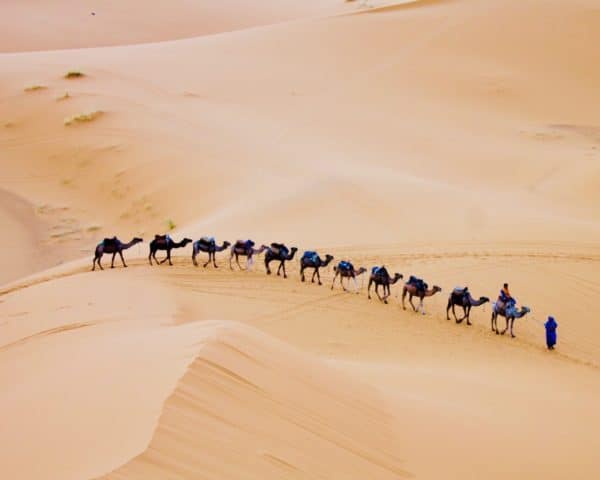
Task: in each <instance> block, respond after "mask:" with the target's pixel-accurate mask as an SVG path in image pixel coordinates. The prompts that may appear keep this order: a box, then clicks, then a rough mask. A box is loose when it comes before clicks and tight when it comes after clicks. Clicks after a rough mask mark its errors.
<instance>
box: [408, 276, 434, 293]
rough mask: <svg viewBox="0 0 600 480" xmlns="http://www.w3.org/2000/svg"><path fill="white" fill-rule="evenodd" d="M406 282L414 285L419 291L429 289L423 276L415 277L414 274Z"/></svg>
mask: <svg viewBox="0 0 600 480" xmlns="http://www.w3.org/2000/svg"><path fill="white" fill-rule="evenodd" d="M406 283H407V284H408V285H413V286H414V287H415V288H416V289H417V290H419V291H424V290H427V287H428V286H429V285H427V283H425V282H424V281H423V279H422V278H418V277H415V276H414V275H411V276H410V278H409V279H408V282H406Z"/></svg>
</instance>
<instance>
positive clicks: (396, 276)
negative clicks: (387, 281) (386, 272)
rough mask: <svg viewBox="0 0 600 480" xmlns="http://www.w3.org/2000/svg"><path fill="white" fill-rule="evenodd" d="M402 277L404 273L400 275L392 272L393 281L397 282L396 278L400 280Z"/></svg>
mask: <svg viewBox="0 0 600 480" xmlns="http://www.w3.org/2000/svg"><path fill="white" fill-rule="evenodd" d="M403 278H404V275H402V274H401V273H397V272H396V273H395V274H394V282H397V281H398V280H402V279H403Z"/></svg>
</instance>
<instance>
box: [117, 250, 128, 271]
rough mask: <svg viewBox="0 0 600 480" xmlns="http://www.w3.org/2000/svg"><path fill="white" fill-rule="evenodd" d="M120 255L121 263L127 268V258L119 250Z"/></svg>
mask: <svg viewBox="0 0 600 480" xmlns="http://www.w3.org/2000/svg"><path fill="white" fill-rule="evenodd" d="M119 257H121V263H122V264H123V266H124V267H125V268H127V264H126V263H125V259H124V258H123V252H122V251H121V250H119Z"/></svg>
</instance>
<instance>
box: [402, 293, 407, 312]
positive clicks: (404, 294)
mask: <svg viewBox="0 0 600 480" xmlns="http://www.w3.org/2000/svg"><path fill="white" fill-rule="evenodd" d="M404 298H406V288H403V289H402V309H403V310H406V305H404Z"/></svg>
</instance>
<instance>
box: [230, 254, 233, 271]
mask: <svg viewBox="0 0 600 480" xmlns="http://www.w3.org/2000/svg"><path fill="white" fill-rule="evenodd" d="M231 260H233V250H231V253H230V255H229V269H230V270H233V265H232V264H231Z"/></svg>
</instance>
